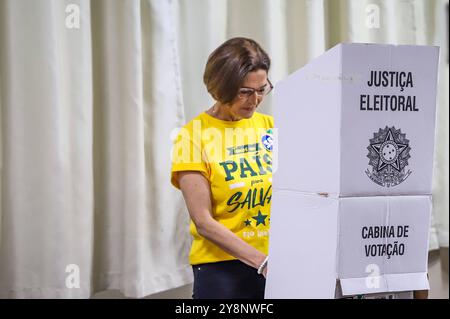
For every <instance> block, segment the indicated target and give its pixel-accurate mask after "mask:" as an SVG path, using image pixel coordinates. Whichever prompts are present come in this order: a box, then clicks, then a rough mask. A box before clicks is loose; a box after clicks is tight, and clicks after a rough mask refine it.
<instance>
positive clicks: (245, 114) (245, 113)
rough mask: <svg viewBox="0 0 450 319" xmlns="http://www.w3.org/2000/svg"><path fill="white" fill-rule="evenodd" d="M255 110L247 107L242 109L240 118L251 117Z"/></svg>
mask: <svg viewBox="0 0 450 319" xmlns="http://www.w3.org/2000/svg"><path fill="white" fill-rule="evenodd" d="M255 111H256V109H249V110H247V109H242V110H241V112H240V116H241V118H244V119H249V118H251V117H252V116H253V114H254V113H255Z"/></svg>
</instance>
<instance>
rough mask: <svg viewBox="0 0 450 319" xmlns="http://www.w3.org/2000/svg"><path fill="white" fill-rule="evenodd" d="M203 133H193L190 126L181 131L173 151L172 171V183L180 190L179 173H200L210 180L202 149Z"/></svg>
mask: <svg viewBox="0 0 450 319" xmlns="http://www.w3.org/2000/svg"><path fill="white" fill-rule="evenodd" d="M200 136H201V132H193V130H192V129H190V128H189V126H187V127H184V128H182V129H181V131H180V133H179V134H178V136H177V138H176V140H175V142H174V144H173V151H172V170H171V178H170V181H171V183H172V185H173V186H175V187H176V188H178V189H180V184H179V182H178V172H182V171H198V172H200V173H201V174H202V175H203V176H205V178H206V179H208V180H209V173H208V172H209V170H208V165H207V162H206V160H205V156H204V154H203V150H202V147H201V139H200Z"/></svg>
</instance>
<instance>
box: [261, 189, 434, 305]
mask: <svg viewBox="0 0 450 319" xmlns="http://www.w3.org/2000/svg"><path fill="white" fill-rule="evenodd" d="M272 200H273V202H272V211H271V233H270V239H269V256H270V261H269V266H268V276H267V282H266V295H265V296H266V298H334V297H335V287H336V280H340V281H341V284H342V289H343V293H344V294H345V295H354V294H373V293H384V292H392V291H396V292H397V291H407V290H417V289H426V287H427V285H428V281H427V280H425V281H424V278H425V279H426V276H425V277H423V276H422V275H421V274H426V272H427V251H428V250H427V247H428V245H427V242H428V227H429V222H430V220H429V217H430V209H431V206H430V205H431V204H430V203H431V201H430V197H429V196H392V197H386V196H379V197H365V198H325V197H321V196H317V195H307V194H302V193H298V192H293V191H280V190H275V191H274V192H273V195H272ZM405 225H407V226H408V228H407V229H408V232H407V236H404V233H405V229H406V227H404V226H405ZM370 226H394V227H397V228H396V229H397V230H396V232H397V233H394V235H393V237H389V236H387V237H388V238H387V237H386V236H384V238H379V237H380V236H378V238H363V235H362V234H363V227H370ZM398 226H401V230H402V232H399V228H398ZM373 229H374V228H372V230H373ZM365 231H366V235H367V234H368V228H366V230H365ZM398 234H401V235H400V236H398ZM366 235H365V236H364V237H368V236H366ZM393 241H397V242H398V244H400V243H401V244H403V245H404V250H403V252H402V253H401V255H400V254H398V253H396V254H395V256H394V255H391V256H389V258H388V256H387V255H386V253H385V252H384V253H383V252H382V253H375V254H374V255H371V254H369V255H367V253H366V250H365V245H369V246H370V245H378V244H389V243H393ZM374 265H375V266H376V268H374ZM368 266H369V267H368ZM376 276H378V281H377V282H376V284H374V281H373V280H374V279H376Z"/></svg>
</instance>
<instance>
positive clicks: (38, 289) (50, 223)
mask: <svg viewBox="0 0 450 319" xmlns="http://www.w3.org/2000/svg"><path fill="white" fill-rule="evenodd" d="M69 5H71V6H69ZM446 5H448V1H446V0H415V1H413V0H411V1H403V0H398V1H388V0H370V1H369V0H363V1H362V0H246V1H240V0H95V1H94V0H37V1H31V0H0V141H1V143H0V178H1V184H0V218H1V219H0V297H3V298H88V297H90V296H91V295H92V294H93V293H95V292H98V291H102V290H105V289H119V290H120V291H121V292H122V293H124V294H125V295H126V296H128V297H143V296H146V295H150V294H153V293H156V292H159V291H163V290H168V289H171V288H175V287H179V286H182V285H185V284H188V283H191V282H192V271H191V268H190V266H189V265H188V253H189V247H190V241H191V239H190V235H189V233H188V232H189V229H188V225H189V218H188V217H189V216H188V213H187V211H186V208H185V205H184V202H183V199H182V196H181V194H180V192H179V191H177V190H176V189H174V188H173V187H172V186H171V185H170V180H169V177H170V154H171V152H170V150H171V139H173V138H174V137H175V136H176V129H177V128H179V127H181V126H182V125H183V124H184V123H186V122H187V121H188V120H190V119H191V118H193V117H194V116H195V115H197V114H198V113H200V112H201V111H203V110H205V109H207V108H208V107H209V106H210V105H211V104H212V99H211V97H210V96H209V94H208V93H207V92H206V89H205V87H204V85H203V79H202V76H203V70H204V67H205V64H206V60H207V58H208V55H209V54H210V53H211V52H212V50H213V49H215V48H216V47H217V46H218V45H220V44H221V43H222V42H223V41H225V40H226V39H228V38H231V37H235V36H245V37H250V38H253V39H255V40H256V41H258V42H259V43H260V44H261V45H262V47H263V48H265V49H266V50H267V52H268V53H269V55H270V56H271V58H272V68H271V71H270V74H269V76H270V79H271V80H272V82H273V83H274V84H275V83H276V82H277V81H279V80H281V79H283V78H284V77H286V76H287V75H288V74H289V73H291V72H294V71H295V70H297V69H298V68H300V67H302V66H303V65H304V64H306V63H307V62H308V61H309V60H311V59H312V58H314V57H316V56H318V55H320V54H322V53H323V52H325V51H326V50H327V49H329V48H330V47H332V46H334V45H335V44H337V43H339V42H376V43H393V44H427V45H439V46H441V60H440V74H439V96H438V117H437V119H438V121H437V135H436V156H435V166H434V192H433V205H434V206H433V225H432V226H433V227H432V230H431V235H432V238H431V241H430V248H431V249H435V248H438V247H440V246H443V247H448V132H449V129H448V108H449V104H448V33H447V32H448V31H447V25H446V23H447V22H446V19H447V12H446V11H445V10H446ZM77 9H78V10H79V18H80V19H79V22H80V24H79V28H77V27H76V23H75V26H74V24H73V23H71V22H73V21H76V16H77ZM74 10H75V11H74ZM378 22H379V24H378V25H377V23H378ZM272 108H273V100H272V97H269V98H268V99H266V101H265V102H264V104H263V105H262V106H261V109H260V110H261V111H262V112H266V113H269V114H270V113H271V112H272Z"/></svg>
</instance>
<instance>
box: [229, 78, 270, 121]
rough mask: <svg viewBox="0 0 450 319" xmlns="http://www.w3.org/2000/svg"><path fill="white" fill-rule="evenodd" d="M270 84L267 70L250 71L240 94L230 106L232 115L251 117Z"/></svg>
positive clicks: (243, 117) (239, 117) (238, 117)
mask: <svg viewBox="0 0 450 319" xmlns="http://www.w3.org/2000/svg"><path fill="white" fill-rule="evenodd" d="M269 86H270V84H269V81H268V80H267V72H266V71H265V70H257V71H252V72H249V73H248V74H247V76H246V77H245V78H244V82H243V83H242V86H241V88H240V90H239V92H238V96H237V97H236V98H235V99H234V100H233V102H232V103H231V105H230V106H229V112H230V113H231V115H232V117H234V118H236V119H248V118H251V117H252V116H253V113H254V112H255V110H256V108H257V107H258V105H259V103H261V101H262V100H263V99H264V94H262V92H264V90H265V89H267V88H268V87H269ZM252 89H253V90H252Z"/></svg>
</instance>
